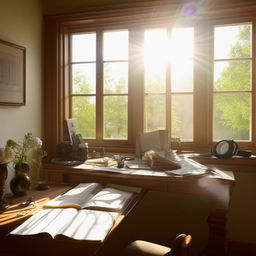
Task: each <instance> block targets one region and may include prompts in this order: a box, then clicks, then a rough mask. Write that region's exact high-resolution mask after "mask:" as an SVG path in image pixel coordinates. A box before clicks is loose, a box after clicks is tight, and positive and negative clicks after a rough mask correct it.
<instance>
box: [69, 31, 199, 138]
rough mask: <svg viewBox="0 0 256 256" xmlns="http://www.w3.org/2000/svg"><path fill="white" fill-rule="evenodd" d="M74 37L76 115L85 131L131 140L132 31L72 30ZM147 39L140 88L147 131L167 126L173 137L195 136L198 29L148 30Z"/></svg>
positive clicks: (73, 91) (73, 80)
mask: <svg viewBox="0 0 256 256" xmlns="http://www.w3.org/2000/svg"><path fill="white" fill-rule="evenodd" d="M97 35H98V39H97ZM71 38H72V39H71V41H72V53H71V56H72V62H71V66H72V104H71V106H72V116H73V117H75V118H77V120H78V125H79V128H80V131H81V133H82V135H83V136H84V137H86V138H89V139H100V138H102V139H103V140H109V139H111V140H128V97H129V96H128V91H129V89H128V88H129V81H128V77H129V76H133V74H128V70H129V63H128V59H129V31H128V30H114V31H103V32H102V33H101V34H99V33H98V34H97V32H93V33H81V34H72V36H71ZM142 42H143V43H142V47H140V49H139V52H140V53H141V54H140V55H139V56H140V57H141V58H142V57H144V61H143V67H137V68H138V69H140V68H141V69H142V70H143V73H144V84H143V85H136V87H140V86H143V88H144V96H141V104H142V105H143V109H144V111H143V124H144V125H143V127H144V129H143V130H144V131H153V130H157V129H166V128H167V129H169V130H172V136H175V137H180V138H181V139H183V140H187V141H192V140H193V45H194V33H193V28H173V29H167V28H163V29H162V28H159V29H145V30H144V34H143V39H142ZM97 44H98V45H99V47H98V48H97V46H96V45H97ZM130 47H134V45H131V46H130ZM96 56H98V57H96ZM137 57H138V56H137ZM137 57H135V58H137ZM96 59H97V60H96ZM96 74H97V76H96ZM96 77H98V78H96ZM135 79H136V78H135ZM136 87H135V90H136ZM142 97H143V98H142ZM96 103H97V104H98V106H101V107H100V108H99V107H98V108H97V104H96ZM135 104H136V103H135ZM137 104H140V103H137ZM97 120H98V121H97ZM97 126H98V127H97ZM96 131H98V133H96ZM99 131H102V132H99ZM97 137H98V138H97Z"/></svg>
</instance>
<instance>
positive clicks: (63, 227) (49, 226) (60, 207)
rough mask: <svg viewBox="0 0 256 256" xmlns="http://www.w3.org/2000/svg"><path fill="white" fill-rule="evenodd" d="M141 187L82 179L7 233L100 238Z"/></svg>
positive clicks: (78, 238) (93, 239) (98, 239)
mask: <svg viewBox="0 0 256 256" xmlns="http://www.w3.org/2000/svg"><path fill="white" fill-rule="evenodd" d="M140 191H141V189H140V188H134V187H127V186H119V185H112V186H111V185H107V186H105V187H104V186H102V185H101V184H99V183H81V184H79V185H78V186H76V187H74V188H73V189H71V190H69V191H67V192H66V193H64V194H62V195H60V196H57V197H56V198H54V199H52V200H50V201H49V202H48V203H46V204H45V205H44V207H43V209H42V210H40V211H38V212H37V213H36V214H34V215H33V216H32V217H30V218H29V219H28V220H26V221H25V222H24V223H23V224H22V225H20V226H19V227H17V228H16V229H14V230H13V231H12V232H10V233H9V234H10V235H38V234H41V235H42V234H48V235H49V236H51V237H52V238H59V237H66V238H71V239H77V240H90V241H95V242H102V241H103V240H104V238H105V237H106V235H107V234H108V232H109V230H110V229H111V227H112V226H113V224H114V223H115V220H116V218H117V216H118V214H119V213H121V212H122V211H123V210H124V209H125V207H126V205H127V204H128V203H129V201H130V200H131V198H132V196H133V195H134V193H137V192H140Z"/></svg>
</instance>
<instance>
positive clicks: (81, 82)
mask: <svg viewBox="0 0 256 256" xmlns="http://www.w3.org/2000/svg"><path fill="white" fill-rule="evenodd" d="M72 67H73V69H72V78H73V83H72V93H73V94H90V93H95V92H96V64H94V63H90V64H73V66H72Z"/></svg>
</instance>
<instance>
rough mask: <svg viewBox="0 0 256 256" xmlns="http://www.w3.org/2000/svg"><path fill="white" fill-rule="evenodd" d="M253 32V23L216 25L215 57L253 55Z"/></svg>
mask: <svg viewBox="0 0 256 256" xmlns="http://www.w3.org/2000/svg"><path fill="white" fill-rule="evenodd" d="M251 34H252V25H251V24H246V25H235V26H220V27H215V29H214V58H215V59H229V58H246V57H251V48H252V46H251V38H252V37H251Z"/></svg>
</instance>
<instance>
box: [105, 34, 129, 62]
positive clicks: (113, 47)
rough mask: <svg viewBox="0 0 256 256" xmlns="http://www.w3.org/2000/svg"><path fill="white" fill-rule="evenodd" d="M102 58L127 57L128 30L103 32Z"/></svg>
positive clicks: (125, 58)
mask: <svg viewBox="0 0 256 256" xmlns="http://www.w3.org/2000/svg"><path fill="white" fill-rule="evenodd" d="M103 59H104V60H127V59H128V31H127V30H125V31H115V32H105V33H104V34H103Z"/></svg>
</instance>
